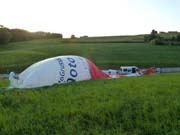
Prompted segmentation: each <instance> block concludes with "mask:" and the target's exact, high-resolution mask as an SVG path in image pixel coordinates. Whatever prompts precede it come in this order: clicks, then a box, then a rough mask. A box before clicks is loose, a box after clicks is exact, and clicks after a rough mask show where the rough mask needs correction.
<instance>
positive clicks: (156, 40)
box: [150, 38, 163, 45]
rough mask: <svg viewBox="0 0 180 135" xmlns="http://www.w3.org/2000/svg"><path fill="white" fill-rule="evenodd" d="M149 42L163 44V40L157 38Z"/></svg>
mask: <svg viewBox="0 0 180 135" xmlns="http://www.w3.org/2000/svg"><path fill="white" fill-rule="evenodd" d="M150 44H152V45H163V42H162V41H161V40H160V39H159V38H155V39H153V40H151V41H150Z"/></svg>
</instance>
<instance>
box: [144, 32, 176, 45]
mask: <svg viewBox="0 0 180 135" xmlns="http://www.w3.org/2000/svg"><path fill="white" fill-rule="evenodd" d="M163 34H164V36H163ZM163 34H161V33H158V32H157V31H156V30H154V29H153V30H152V31H151V33H150V34H148V35H145V36H144V42H148V43H150V44H154V45H166V44H168V45H180V33H179V32H174V33H173V34H170V33H163ZM165 35H166V36H165Z"/></svg>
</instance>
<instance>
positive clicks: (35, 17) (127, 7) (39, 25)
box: [0, 0, 180, 37]
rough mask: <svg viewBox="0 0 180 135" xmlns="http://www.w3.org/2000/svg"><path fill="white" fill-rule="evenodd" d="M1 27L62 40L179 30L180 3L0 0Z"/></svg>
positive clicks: (166, 0) (169, 0) (175, 0)
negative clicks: (54, 35) (52, 35)
mask: <svg viewBox="0 0 180 135" xmlns="http://www.w3.org/2000/svg"><path fill="white" fill-rule="evenodd" d="M0 25H4V26H5V27H8V28H21V29H26V30H28V31H31V32H35V31H45V32H56V33H61V34H63V37H70V36H71V35H72V34H74V35H75V36H76V37H79V36H84V35H87V36H113V35H136V34H146V33H150V32H151V30H152V29H155V30H157V31H180V0H0Z"/></svg>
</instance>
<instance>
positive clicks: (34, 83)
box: [9, 55, 109, 88]
mask: <svg viewBox="0 0 180 135" xmlns="http://www.w3.org/2000/svg"><path fill="white" fill-rule="evenodd" d="M108 77H109V76H108V75H107V74H105V73H103V72H102V71H101V70H99V69H98V68H97V67H96V66H95V65H94V64H93V63H92V62H91V61H89V60H88V59H86V58H83V57H80V56H74V55H67V56H58V57H53V58H49V59H46V60H42V61H40V62H37V63H35V64H33V65H31V66H30V67H28V68H27V69H25V70H24V71H23V72H22V73H20V74H19V75H18V77H15V74H14V73H13V72H11V73H10V74H9V80H10V88H37V87H43V86H51V85H53V84H63V83H68V82H72V81H82V80H89V79H98V78H108Z"/></svg>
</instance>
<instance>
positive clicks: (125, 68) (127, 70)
mask: <svg viewBox="0 0 180 135" xmlns="http://www.w3.org/2000/svg"><path fill="white" fill-rule="evenodd" d="M137 70H138V67H136V66H121V67H120V73H122V74H125V75H126V74H132V73H136V72H137Z"/></svg>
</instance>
